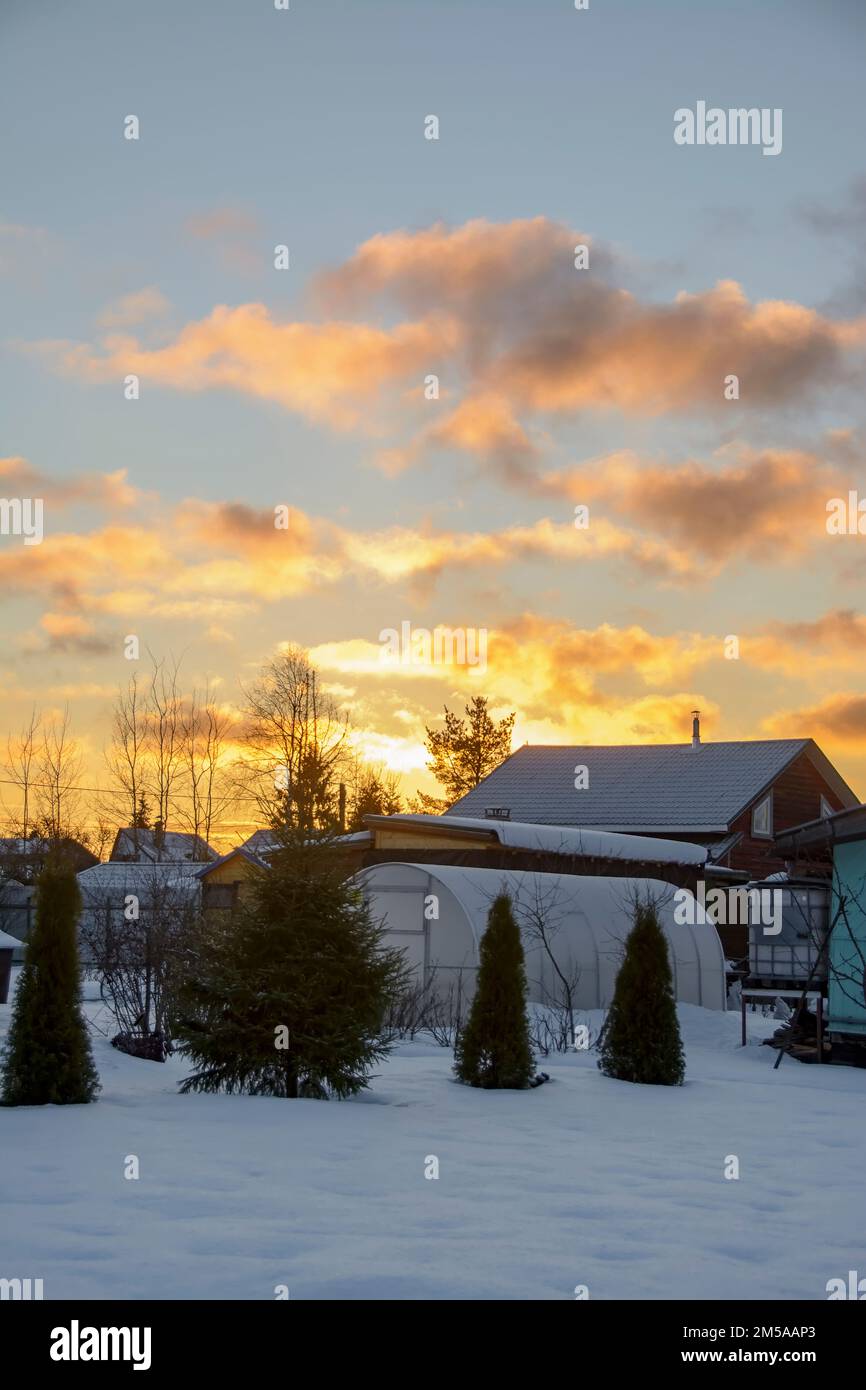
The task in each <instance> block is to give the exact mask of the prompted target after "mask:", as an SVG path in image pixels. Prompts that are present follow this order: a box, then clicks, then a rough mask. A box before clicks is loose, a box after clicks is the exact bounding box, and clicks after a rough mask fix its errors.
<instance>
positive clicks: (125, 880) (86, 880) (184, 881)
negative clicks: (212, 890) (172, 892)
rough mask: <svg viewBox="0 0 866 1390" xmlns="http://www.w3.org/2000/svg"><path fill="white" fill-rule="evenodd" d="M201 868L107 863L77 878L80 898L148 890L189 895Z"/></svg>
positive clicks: (88, 870) (191, 864)
mask: <svg viewBox="0 0 866 1390" xmlns="http://www.w3.org/2000/svg"><path fill="white" fill-rule="evenodd" d="M201 868H202V865H201V864H200V863H186V864H172V863H168V864H165V863H163V864H152V863H144V864H133V863H125V862H124V861H122V860H109V861H108V863H107V864H94V865H93V866H92V868H90V869H83V870H82V871H81V873H80V874H78V875H77V877H78V883H79V886H80V888H81V892H82V895H84V897H85V898H87V897H88V896H95V895H96V894H97V893H106V892H110V893H123V892H125V891H129V892H132V893H136V892H137V893H141V892H143V891H144V892H146V891H147V890H148V889H150V890H154V889H157V888H160V889H161V888H180V889H184V890H186V891H187V892H192V891H194V890H195V888H196V886H197V885H196V879H197V876H198V874H199V872H200V870H201Z"/></svg>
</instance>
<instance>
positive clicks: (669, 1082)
mask: <svg viewBox="0 0 866 1390" xmlns="http://www.w3.org/2000/svg"><path fill="white" fill-rule="evenodd" d="M598 1047H599V1052H600V1054H601V1056H600V1059H599V1063H598V1065H599V1067H600V1068H601V1070H602V1071H603V1072H604V1074H605V1076H613V1077H616V1078H618V1079H619V1080H620V1081H638V1082H642V1083H643V1084H644V1085H650V1086H681V1085H682V1083H683V1078H684V1076H685V1059H684V1056H683V1045H682V1041H681V1039H680V1028H679V1023H678V1021H677V1006H676V1000H675V998H674V990H673V980H672V978H671V966H670V959H669V957H668V944H667V939H666V937H665V934H664V932H663V931H662V929H661V927H660V926H659V920H658V916H657V913H656V910H655V907H654V906H653V905H652V904H651V903H647V902H641V903H636V904H635V921H634V926H633V927H632V929H631V931H630V932H629V935H628V940H627V941H626V947H625V959H624V960H623V963H622V965H621V967H620V971H619V974H618V975H617V978H616V988H615V989H614V995H613V1003H612V1004H611V1006H610V1009H609V1010H608V1014H607V1018H606V1019H605V1021H604V1027H603V1028H602V1031H601V1036H600V1038H599V1043H598Z"/></svg>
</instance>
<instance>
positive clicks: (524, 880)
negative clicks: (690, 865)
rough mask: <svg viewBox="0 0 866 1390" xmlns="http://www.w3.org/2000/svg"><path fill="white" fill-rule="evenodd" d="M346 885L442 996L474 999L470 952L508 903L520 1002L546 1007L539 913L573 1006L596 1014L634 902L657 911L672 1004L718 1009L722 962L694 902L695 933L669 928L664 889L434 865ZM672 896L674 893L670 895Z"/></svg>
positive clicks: (669, 902) (609, 987) (380, 871)
mask: <svg viewBox="0 0 866 1390" xmlns="http://www.w3.org/2000/svg"><path fill="white" fill-rule="evenodd" d="M353 882H354V883H355V884H356V885H357V886H358V887H359V888H360V889H361V891H362V892H363V894H364V896H365V898H366V899H367V901H368V902H369V904H370V906H371V909H372V912H373V916H374V917H375V918H377V919H384V924H385V933H386V943H387V944H388V945H389V946H397V947H401V948H402V949H403V950H404V952H405V955H406V960H407V963H408V964H409V965H410V966H411V967H412V969H413V971H414V974H415V977H416V979H417V981H418V983H419V984H421V983H424V984H427V983H431V987H432V988H433V989H434V990H435V992H436V993H437V994H441V995H443V996H446V997H447V995H448V994H449V993H451V992H452V991H453V990H454V989H455V988H459V990H460V991H461V993H462V994H463V995H464V996H465V997H471V995H472V994H473V993H474V989H475V978H476V974H477V969H478V959H479V956H478V951H479V946H480V943H481V938H482V936H483V934H484V931H485V928H486V925H487V915H488V912H489V910H490V906H491V904H492V902H493V900H494V899H495V898H496V897H497V895H498V894H499V893H500V892H502V891H505V892H507V893H508V894H509V896H510V897H511V900H512V904H513V906H514V910H515V916H516V917H517V920H518V922H519V924H520V927H521V934H522V937H523V945H524V951H525V955H526V975H527V982H528V986H529V999H530V1001H531V1002H533V1003H547V1002H550V1001H551V999H552V998H554V997H556V993H557V986H556V970H555V967H554V964H553V962H552V961H551V959H550V956H549V955H548V953H547V952H546V951H545V949H544V947H543V945H542V944H541V942H540V941H539V939H538V932H537V927H536V926H535V923H536V922H537V918H538V913H539V911H541V913H542V914H543V920H544V922H545V924H546V932H547V936H548V940H549V941H550V943H551V948H552V953H553V956H554V958H555V960H556V964H557V965H558V966H559V967H560V969H561V970H562V971H563V972H564V973H566V974H568V975H573V974H574V973H576V972H579V979H578V981H577V987H576V990H575V997H574V1004H575V1007H576V1008H579V1009H599V1008H606V1007H607V1006H608V1005H609V1004H610V1002H611V1000H612V998H613V990H614V985H615V982H616V976H617V972H618V970H619V966H620V962H621V960H622V954H623V948H624V944H625V940H626V937H627V936H628V933H629V931H630V929H631V925H632V913H633V904H634V900H635V897H636V896H637V897H641V898H644V899H647V898H650V899H652V900H653V901H654V902H656V903H657V904H658V915H659V921H660V923H661V925H662V928H663V930H664V933H665V936H666V937H667V942H668V950H669V954H670V961H671V970H672V973H673V980H674V991H675V994H676V998H677V999H678V1000H680V1001H681V1002H682V1003H687V1004H699V1005H702V1006H703V1007H704V1008H708V1009H724V1008H725V1007H726V993H725V959H724V954H723V951H722V944H721V941H720V939H719V935H718V932H717V931H716V928H715V926H714V925H713V924H712V922H710V921H709V920H708V918H707V917H706V914H705V913H704V912H703V909H702V908H701V906H700V904H699V903H698V902H697V901H695V903H694V912H693V913H689V914H683V913H682V912H679V913H678V914H677V915H679V916H683V915H687V916H690V917H692V919H693V921H694V923H695V925H693V926H692V925H689V924H688V923H685V924H683V923H680V922H677V921H675V919H674V908H675V902H674V892H675V890H674V888H673V887H672V886H671V884H669V883H665V882H662V880H660V879H652V878H607V877H603V876H601V875H593V876H586V877H580V876H577V875H574V874H549V873H529V872H523V871H518V870H501V871H500V870H497V869H477V868H458V867H456V866H453V865H439V864H436V865H434V864H404V863H389V864H375V865H372V866H371V867H370V868H367V869H363V870H362V871H361V872H360V873H358V874H356V875H355V877H354V879H353ZM681 893H682V890H680V895H681Z"/></svg>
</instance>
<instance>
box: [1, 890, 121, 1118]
mask: <svg viewBox="0 0 866 1390" xmlns="http://www.w3.org/2000/svg"><path fill="white" fill-rule="evenodd" d="M80 911H81V896H80V894H79V891H78V882H77V880H76V878H75V874H74V873H73V872H72V870H71V869H70V868H65V867H62V866H59V865H47V866H46V867H45V868H44V869H43V870H42V873H41V874H40V876H39V881H38V883H37V887H36V921H35V923H34V927H33V933H32V936H31V938H30V941H29V943H28V946H27V956H26V958H25V962H24V967H23V969H22V971H21V978H20V979H19V981H18V989H17V991H16V994H15V1003H14V1007H13V1012H12V1022H11V1025H10V1028H9V1035H8V1038H7V1040H6V1047H5V1051H4V1059H3V1060H4V1075H3V1092H2V1100H3V1104H4V1105H84V1104H86V1103H87V1102H88V1101H92V1100H95V1099H96V1093H97V1091H98V1090H99V1078H98V1076H97V1073H96V1069H95V1067H94V1065H93V1057H92V1055H91V1051H90V1039H89V1038H88V1036H87V1028H86V1025H85V1022H84V1018H83V1016H82V1013H81V1003H80V997H81V981H80V974H79V965H78V941H77V932H78V917H79V913H80Z"/></svg>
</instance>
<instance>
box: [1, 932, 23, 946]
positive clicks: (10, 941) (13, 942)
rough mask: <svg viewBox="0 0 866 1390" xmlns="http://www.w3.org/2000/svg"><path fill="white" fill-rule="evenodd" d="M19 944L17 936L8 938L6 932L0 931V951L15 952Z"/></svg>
mask: <svg viewBox="0 0 866 1390" xmlns="http://www.w3.org/2000/svg"><path fill="white" fill-rule="evenodd" d="M20 945H21V942H20V941H19V940H18V937H17V936H10V935H9V933H8V932H5V931H0V951H17V950H18V947H19V946H20Z"/></svg>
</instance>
